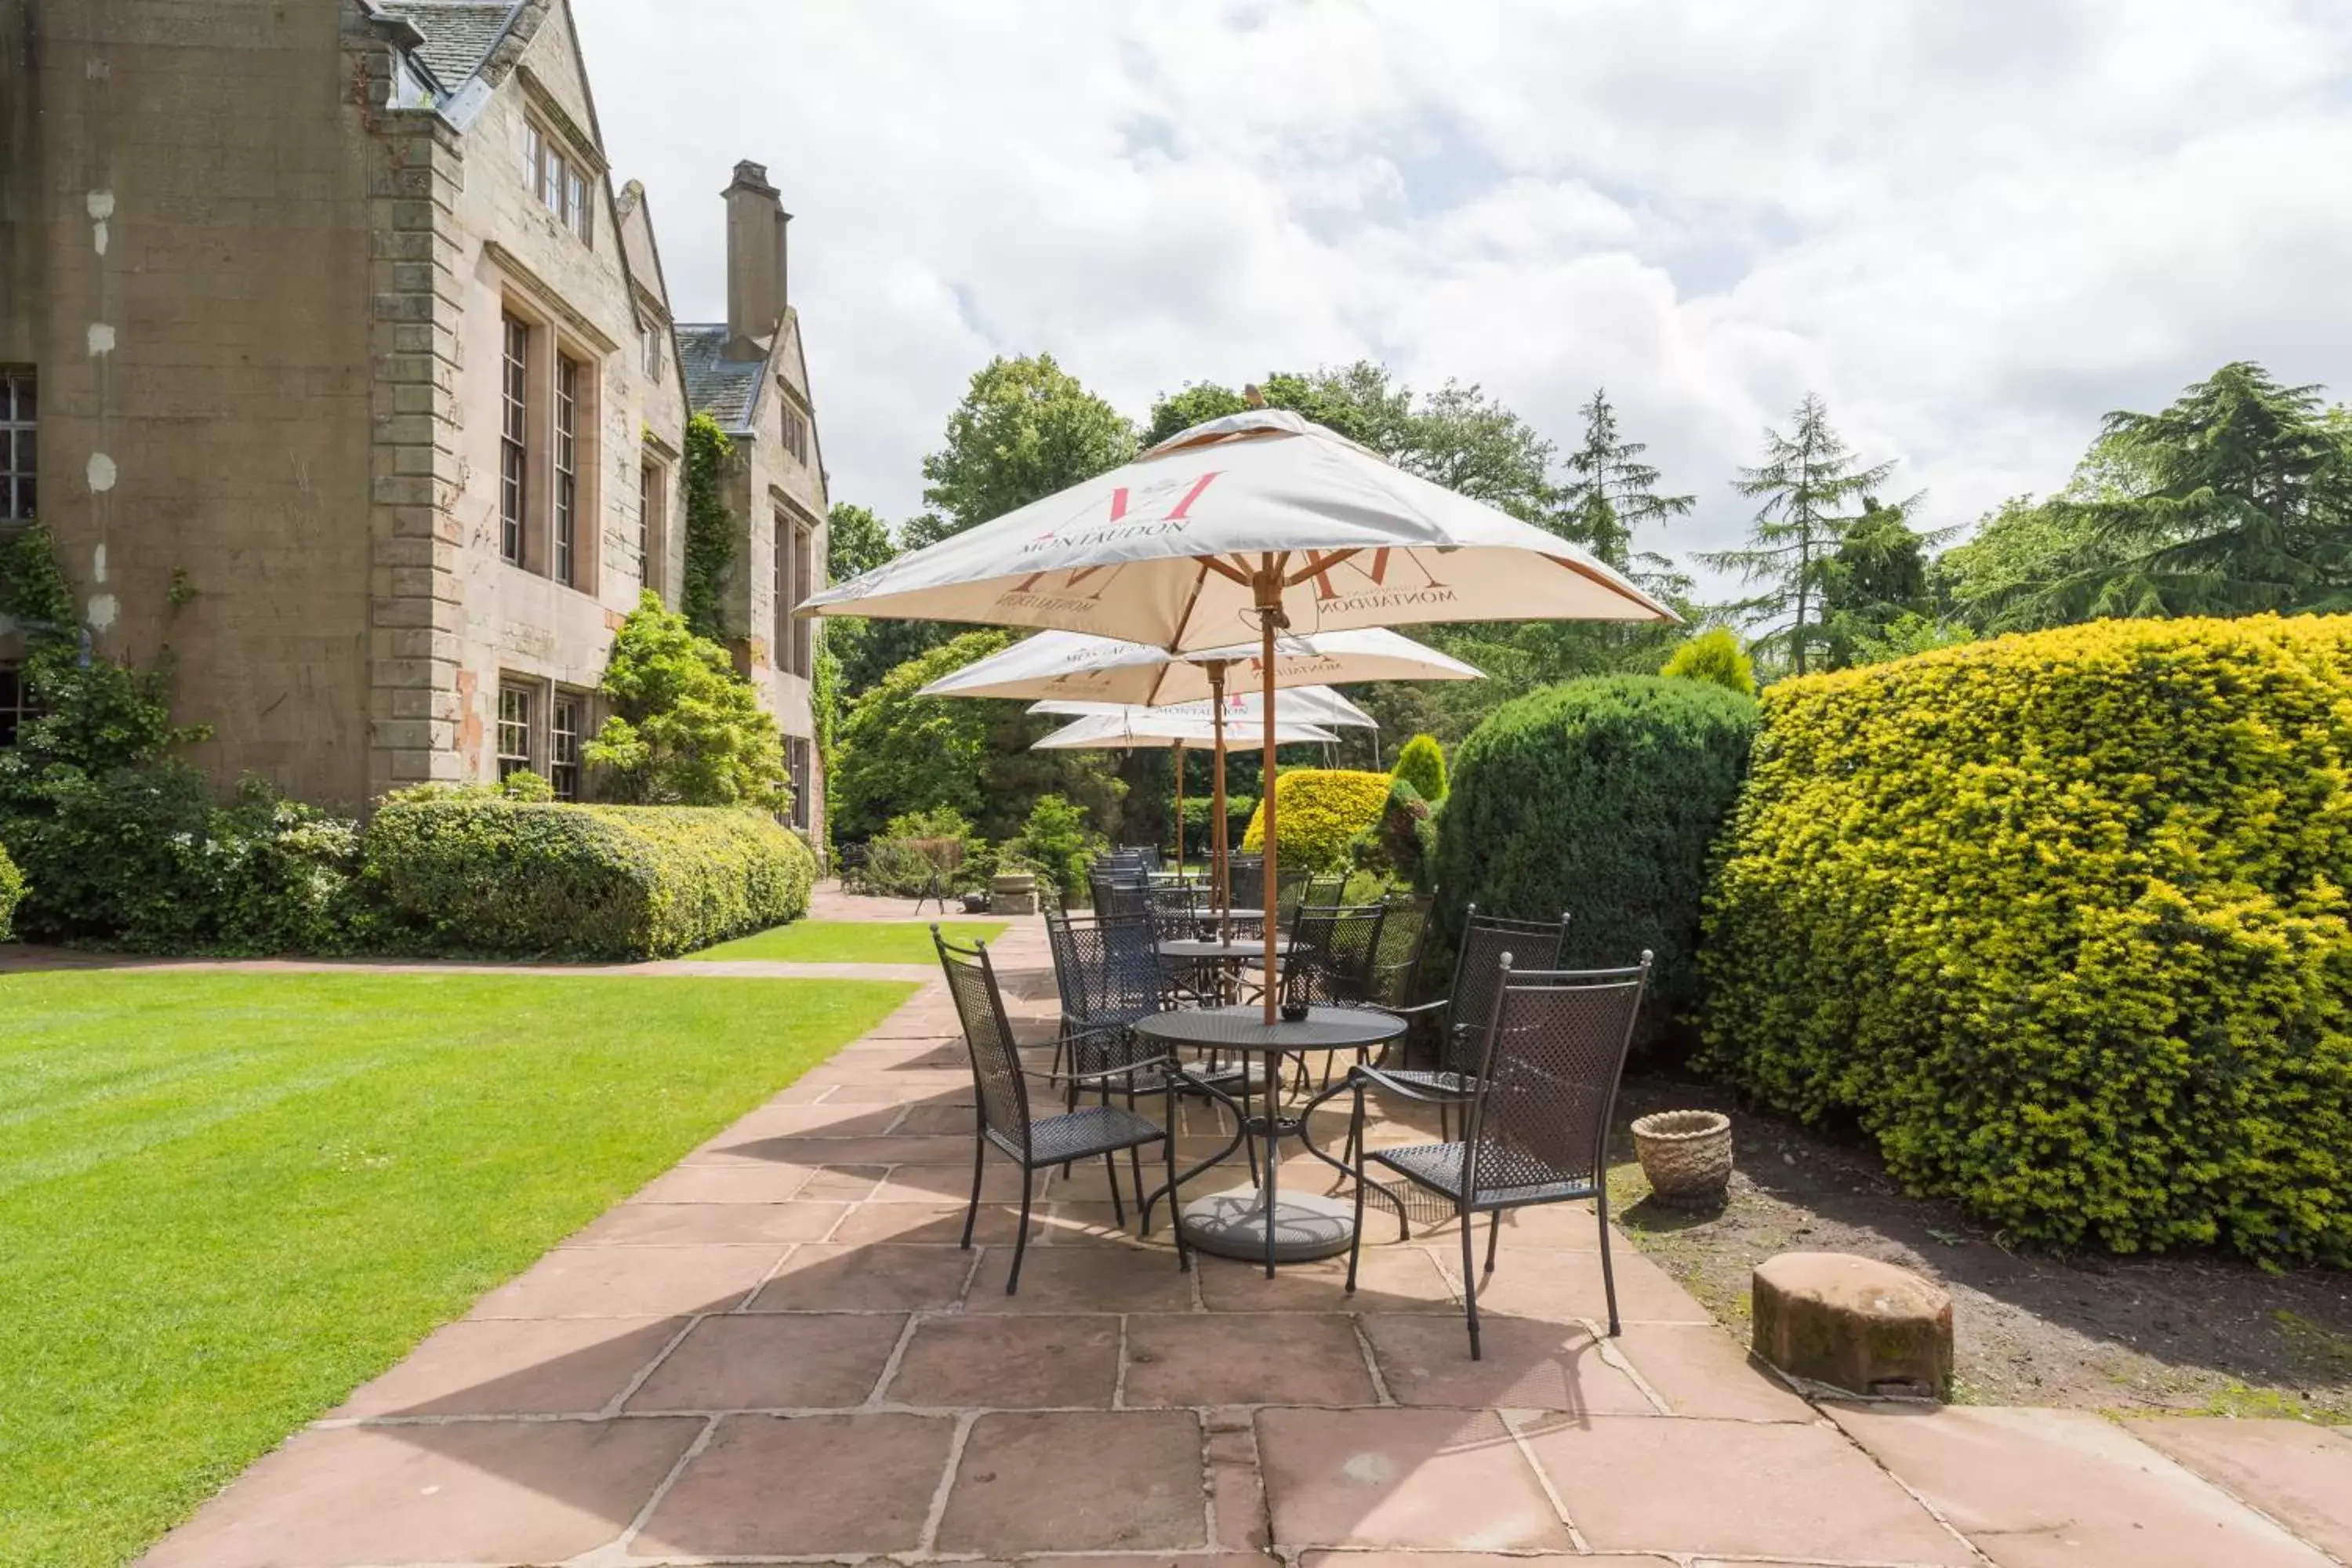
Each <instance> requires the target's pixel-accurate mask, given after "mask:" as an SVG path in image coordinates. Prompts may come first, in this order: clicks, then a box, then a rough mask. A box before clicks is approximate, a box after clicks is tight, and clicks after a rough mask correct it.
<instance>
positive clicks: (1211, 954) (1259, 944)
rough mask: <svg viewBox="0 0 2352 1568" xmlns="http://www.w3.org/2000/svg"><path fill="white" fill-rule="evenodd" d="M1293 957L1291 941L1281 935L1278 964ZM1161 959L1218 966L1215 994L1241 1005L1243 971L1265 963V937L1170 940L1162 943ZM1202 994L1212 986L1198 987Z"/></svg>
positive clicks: (1276, 949)
mask: <svg viewBox="0 0 2352 1568" xmlns="http://www.w3.org/2000/svg"><path fill="white" fill-rule="evenodd" d="M1289 955H1290V939H1289V938H1288V937H1286V936H1277V937H1276V938H1275V942H1274V956H1275V961H1276V963H1280V962H1281V961H1282V960H1283V959H1285V958H1287V957H1288V956H1289ZM1160 957H1161V958H1163V959H1168V960H1171V961H1172V962H1174V963H1190V964H1207V963H1213V964H1215V965H1216V966H1217V975H1216V980H1217V984H1216V985H1215V986H1214V988H1213V989H1214V993H1215V994H1216V995H1218V996H1219V997H1221V998H1223V1000H1224V1001H1226V1002H1238V1001H1240V1000H1241V997H1242V985H1241V972H1242V970H1243V968H1244V966H1245V965H1248V964H1252V963H1265V937H1264V936H1263V935H1260V936H1235V937H1228V938H1226V939H1225V940H1224V941H1223V942H1220V941H1218V940H1216V939H1215V938H1213V937H1208V938H1199V937H1189V936H1174V937H1169V938H1167V939H1166V940H1164V941H1162V942H1160ZM1194 989H1195V990H1196V991H1198V992H1200V993H1201V994H1204V995H1205V994H1209V993H1210V991H1211V989H1212V988H1211V987H1208V986H1196V987H1194Z"/></svg>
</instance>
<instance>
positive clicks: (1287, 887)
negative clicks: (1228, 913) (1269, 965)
mask: <svg viewBox="0 0 2352 1568" xmlns="http://www.w3.org/2000/svg"><path fill="white" fill-rule="evenodd" d="M1314 880H1315V877H1314V874H1313V873H1312V872H1309V871H1276V873H1275V874H1274V918H1275V919H1276V921H1278V922H1280V924H1281V926H1282V929H1283V930H1285V931H1288V930H1289V929H1290V928H1291V925H1292V923H1293V922H1294V921H1297V919H1298V910H1299V908H1300V907H1301V906H1302V905H1304V904H1305V903H1306V902H1307V884H1308V883H1310V882H1312V881H1314ZM1258 885H1259V886H1260V887H1263V886H1265V868H1264V867H1262V866H1261V867H1260V868H1258ZM1234 901H1235V902H1236V903H1238V902H1239V901H1240V900H1234Z"/></svg>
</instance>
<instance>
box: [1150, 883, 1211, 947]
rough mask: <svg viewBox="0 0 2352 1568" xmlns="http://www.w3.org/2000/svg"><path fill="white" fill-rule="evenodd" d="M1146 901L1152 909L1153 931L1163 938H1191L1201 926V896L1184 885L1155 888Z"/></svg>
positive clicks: (1173, 884)
mask: <svg viewBox="0 0 2352 1568" xmlns="http://www.w3.org/2000/svg"><path fill="white" fill-rule="evenodd" d="M1146 901H1147V902H1148V903H1149V904H1150V908H1151V926H1152V929H1153V930H1154V931H1157V932H1158V933H1159V934H1160V935H1161V936H1163V937H1186V936H1191V935H1192V934H1193V931H1195V930H1196V929H1197V928H1198V926H1199V925H1200V922H1201V916H1200V909H1201V902H1200V896H1199V894H1198V893H1197V892H1196V891H1195V890H1194V889H1192V888H1190V887H1187V886H1185V885H1184V884H1183V883H1181V882H1171V883H1169V884H1167V885H1165V886H1154V887H1153V888H1151V889H1150V890H1149V891H1148V893H1147V894H1146Z"/></svg>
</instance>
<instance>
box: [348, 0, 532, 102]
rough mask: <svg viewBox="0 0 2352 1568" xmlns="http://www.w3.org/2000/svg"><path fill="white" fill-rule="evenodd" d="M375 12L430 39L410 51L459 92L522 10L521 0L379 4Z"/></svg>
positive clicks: (427, 0) (402, 0)
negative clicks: (392, 18) (390, 17)
mask: <svg viewBox="0 0 2352 1568" xmlns="http://www.w3.org/2000/svg"><path fill="white" fill-rule="evenodd" d="M376 9H378V10H379V11H382V12H383V13H384V14H385V15H387V16H397V17H399V18H400V19H401V20H402V21H404V22H405V23H407V24H408V25H409V26H412V27H415V29H416V30H417V31H418V32H420V33H422V34H424V35H425V43H424V45H423V47H419V48H416V49H414V50H412V51H410V52H411V53H413V54H415V56H416V58H418V59H420V60H423V61H424V62H425V68H426V69H428V70H430V71H431V72H432V73H433V74H434V76H435V77H436V78H437V79H439V80H440V83H441V85H442V86H443V87H445V88H447V89H452V90H454V89H457V87H458V86H459V85H461V84H462V83H463V82H464V81H465V80H466V79H467V77H470V76H472V75H473V74H474V73H475V72H476V71H478V70H479V69H481V68H482V62H483V61H484V60H485V59H487V58H489V53H490V51H491V50H492V49H494V48H496V47H498V46H499V39H500V38H503V37H506V36H507V27H508V26H509V24H510V23H511V22H513V20H514V16H515V13H516V12H517V11H518V10H520V9H521V6H520V4H519V0H379V3H378V5H377V6H376Z"/></svg>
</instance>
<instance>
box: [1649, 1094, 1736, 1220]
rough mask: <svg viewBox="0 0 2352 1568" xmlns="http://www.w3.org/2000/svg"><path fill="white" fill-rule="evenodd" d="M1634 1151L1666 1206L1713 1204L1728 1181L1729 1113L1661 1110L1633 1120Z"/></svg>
mask: <svg viewBox="0 0 2352 1568" xmlns="http://www.w3.org/2000/svg"><path fill="white" fill-rule="evenodd" d="M1633 1152H1634V1153H1635V1154H1637V1155H1638V1156H1640V1158H1641V1161H1642V1173H1643V1175H1645V1176H1647V1177H1649V1178H1650V1195H1651V1196H1652V1197H1653V1198H1654V1199H1655V1200H1656V1201H1657V1202H1659V1203H1661V1204H1664V1205H1666V1206H1667V1207H1668V1208H1712V1207H1714V1206H1715V1205H1718V1204H1720V1203H1722V1202H1723V1194H1724V1193H1725V1191H1726V1190H1727V1188H1728V1187H1729V1186H1730V1184H1731V1118H1729V1117H1727V1116H1726V1115H1724V1114H1723V1113H1722V1112H1721V1111H1717V1110H1659V1111H1654V1112H1652V1113H1651V1114H1650V1115H1648V1116H1644V1117H1642V1118H1641V1119H1639V1120H1638V1121H1635V1122H1634V1123H1633Z"/></svg>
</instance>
